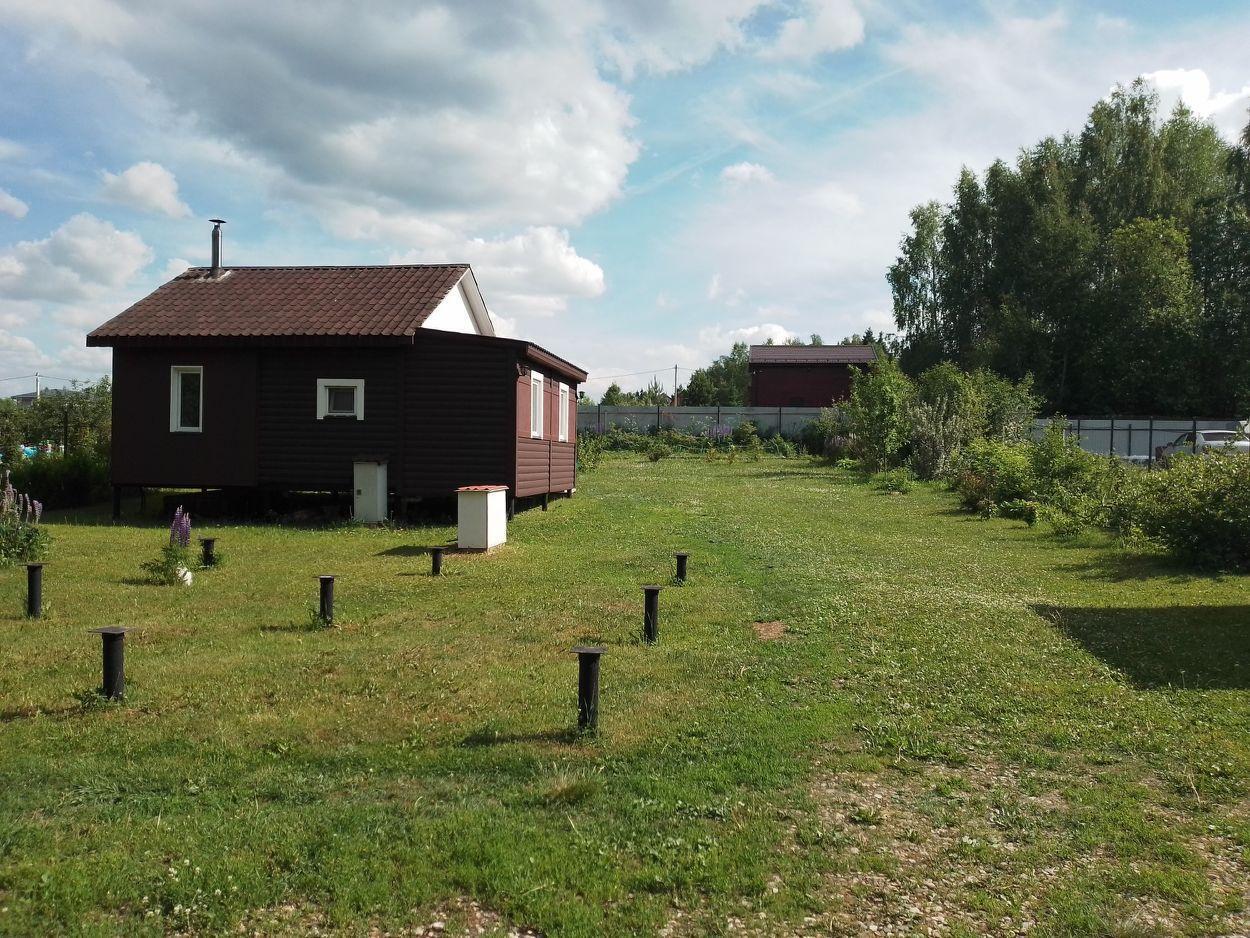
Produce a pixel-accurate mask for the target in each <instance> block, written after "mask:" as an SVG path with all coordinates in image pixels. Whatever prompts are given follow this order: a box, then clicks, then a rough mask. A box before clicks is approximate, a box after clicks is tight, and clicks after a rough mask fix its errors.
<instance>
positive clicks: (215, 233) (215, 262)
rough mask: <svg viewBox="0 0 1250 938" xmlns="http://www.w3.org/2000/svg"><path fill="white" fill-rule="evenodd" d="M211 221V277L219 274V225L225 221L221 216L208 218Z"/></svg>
mask: <svg viewBox="0 0 1250 938" xmlns="http://www.w3.org/2000/svg"><path fill="white" fill-rule="evenodd" d="M209 221H211V222H212V223H213V278H214V279H216V278H217V277H220V276H221V226H222V225H224V224H225V223H226V221H225V219H223V218H210V219H209Z"/></svg>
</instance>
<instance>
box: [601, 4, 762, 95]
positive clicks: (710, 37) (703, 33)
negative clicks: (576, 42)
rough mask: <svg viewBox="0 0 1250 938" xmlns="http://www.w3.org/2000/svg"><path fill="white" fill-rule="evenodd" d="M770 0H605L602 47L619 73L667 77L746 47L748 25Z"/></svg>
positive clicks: (631, 75) (629, 75)
mask: <svg viewBox="0 0 1250 938" xmlns="http://www.w3.org/2000/svg"><path fill="white" fill-rule="evenodd" d="M771 5H772V3H771V2H770V0H685V2H679V3H668V2H639V0H607V2H605V3H603V4H602V6H601V7H600V10H601V13H600V19H599V23H598V27H597V28H598V32H599V47H600V49H601V51H602V53H603V55H604V57H605V58H606V59H607V60H608V62H609V63H610V64H611V65H612V66H613V67H615V68H616V69H617V70H618V71H619V72H620V73H621V75H622V76H623V77H624V78H626V79H630V78H633V77H634V76H635V74H636V73H637V72H639V71H647V72H651V73H653V74H665V73H668V72H675V71H680V70H682V69H688V68H692V67H693V66H695V65H699V64H702V63H703V62H706V61H707V60H708V59H710V58H712V56H714V55H715V54H716V53H717V52H719V51H721V50H734V49H738V48H740V47H741V46H743V45H744V44H745V43H746V41H747V40H746V35H745V32H744V28H743V27H744V25H745V23H746V21H747V20H748V19H750V17H752V16H753V15H754V14H755V13H757V12H758V11H759V10H760V9H762V8H764V7H768V6H771Z"/></svg>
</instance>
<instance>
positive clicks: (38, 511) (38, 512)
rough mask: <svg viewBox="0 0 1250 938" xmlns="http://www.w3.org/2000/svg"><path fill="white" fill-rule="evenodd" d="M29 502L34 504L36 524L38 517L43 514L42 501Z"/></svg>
mask: <svg viewBox="0 0 1250 938" xmlns="http://www.w3.org/2000/svg"><path fill="white" fill-rule="evenodd" d="M31 504H32V505H34V506H35V524H38V523H39V519H40V518H41V517H42V516H43V502H41V501H34V502H31Z"/></svg>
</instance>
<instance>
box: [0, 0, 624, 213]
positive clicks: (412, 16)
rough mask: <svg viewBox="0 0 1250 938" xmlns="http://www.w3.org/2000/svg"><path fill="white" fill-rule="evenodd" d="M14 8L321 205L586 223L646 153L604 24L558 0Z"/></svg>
mask: <svg viewBox="0 0 1250 938" xmlns="http://www.w3.org/2000/svg"><path fill="white" fill-rule="evenodd" d="M9 6H10V7H12V8H13V9H12V13H11V14H10V16H9V19H10V20H11V21H15V22H17V23H20V24H21V25H22V26H23V27H24V28H25V29H26V31H27V32H28V34H29V35H30V36H31V37H32V38H33V40H34V41H35V42H37V43H39V45H40V49H41V53H42V54H43V55H44V56H45V57H51V56H60V57H61V59H63V60H64V61H66V62H67V63H72V64H75V65H77V64H78V63H85V66H86V67H89V68H91V69H93V70H94V71H95V72H96V73H98V74H100V75H102V76H104V77H105V78H106V79H107V80H109V81H112V82H114V83H115V84H116V85H117V86H118V87H119V88H122V89H124V90H125V92H126V93H127V94H132V95H135V94H137V95H146V98H147V99H149V100H148V101H146V102H140V104H142V105H144V108H145V110H146V111H149V112H151V113H153V114H155V115H164V119H165V120H166V121H167V122H168V124H169V127H168V128H167V130H169V131H174V132H177V133H180V134H182V135H184V136H187V135H190V136H196V135H198V136H201V137H204V138H207V140H208V141H211V143H209V144H206V145H205V149H213V148H215V149H217V150H219V151H220V152H223V153H231V154H234V158H236V159H243V160H245V161H260V162H261V163H263V164H264V165H265V166H266V167H268V168H269V170H270V171H271V178H272V182H273V185H274V186H275V187H277V191H278V194H280V195H284V196H289V197H293V198H296V199H297V200H299V201H300V202H301V203H302V204H309V205H310V206H311V207H312V208H313V209H314V210H317V211H319V212H320V211H324V210H326V209H327V208H328V209H332V208H334V207H335V206H338V207H347V206H360V207H367V208H371V209H374V210H376V211H378V212H379V213H382V214H385V215H388V216H397V217H401V218H403V217H413V218H422V219H428V220H430V221H433V222H435V223H437V224H442V225H447V226H449V227H452V228H455V229H457V230H460V231H467V232H470V233H477V232H478V231H480V230H482V229H496V228H498V227H500V226H508V225H531V224H574V223H577V222H578V221H580V220H582V219H583V218H585V217H586V216H587V215H589V214H591V213H593V212H596V211H598V210H600V209H602V208H603V207H604V206H605V205H607V204H609V203H610V202H611V201H612V200H613V199H615V198H616V197H617V195H618V194H619V192H620V188H621V184H622V182H623V180H624V178H625V174H626V172H627V169H628V167H629V164H630V163H631V162H632V161H633V160H634V158H635V156H636V154H637V144H636V143H635V142H634V141H633V140H632V139H631V137H630V129H631V126H632V118H631V117H630V114H629V99H628V97H627V96H626V95H625V94H624V93H623V92H622V91H621V90H620V89H619V88H617V87H616V86H615V85H613V84H612V83H610V82H608V81H606V80H605V79H604V78H603V77H602V76H601V75H600V74H599V70H598V64H597V61H596V57H595V54H594V51H593V40H592V36H593V35H594V34H595V31H596V30H597V29H598V20H597V19H596V18H595V17H594V16H592V15H590V14H583V13H581V12H580V11H579V10H577V9H576V8H570V7H568V5H566V4H561V3H559V2H557V0H521V2H518V3H517V4H515V5H513V6H512V7H510V8H509V9H508V10H507V11H506V12H504V11H502V10H501V9H500V8H499V7H498V5H497V4H496V3H494V2H492V0H464V2H460V3H457V4H454V5H442V4H433V3H428V4H424V5H411V4H407V3H398V2H392V3H380V4H369V5H365V6H361V5H359V4H355V3H352V2H349V0H338V2H326V3H321V4H315V5H313V6H308V5H306V4H299V3H296V2H294V0H276V2H273V3H265V4H256V3H253V2H251V0H218V2H214V3H212V4H204V3H201V2H197V0H181V2H171V3H165V4H158V5H155V6H150V7H146V8H144V9H143V10H142V11H140V12H135V11H134V10H133V9H132V8H129V7H127V6H126V5H125V4H123V3H121V2H118V0H113V2H110V0H95V2H94V3H93V4H92V6H91V8H90V12H83V11H82V10H78V11H76V12H72V13H71V11H69V10H67V9H66V8H65V7H66V6H67V5H54V6H53V7H48V5H46V4H43V3H39V2H35V0H10V3H9ZM69 6H72V5H69ZM58 18H59V19H60V22H58ZM66 20H71V21H70V22H68V23H67V22H66ZM67 27H68V31H67ZM241 35H246V37H247V41H246V42H240V41H239V36H241ZM67 37H72V38H67ZM205 49H212V50H213V54H212V55H205V54H204V50H205ZM80 67H82V66H80ZM142 89H148V90H147V91H146V92H144V91H143V90H142ZM259 89H263V93H259ZM323 217H324V216H323ZM326 220H327V222H328V223H330V224H333V223H334V219H332V218H327V219H326Z"/></svg>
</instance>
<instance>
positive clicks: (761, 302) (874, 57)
mask: <svg viewBox="0 0 1250 938" xmlns="http://www.w3.org/2000/svg"><path fill="white" fill-rule="evenodd" d="M0 23H2V24H3V26H4V28H3V29H0V81H2V82H3V87H4V88H5V94H3V95H0V378H4V377H9V376H14V375H26V374H30V373H31V372H33V371H36V370H38V371H40V372H42V373H44V374H48V375H56V376H65V377H75V378H79V377H92V376H95V375H99V374H103V373H107V371H108V370H109V366H110V360H109V355H108V353H107V350H93V349H86V348H85V347H84V346H83V335H84V333H85V332H86V331H87V330H89V329H90V328H92V327H94V326H95V325H97V324H98V323H100V322H103V321H104V320H106V319H108V318H109V317H110V316H112V315H114V314H116V313H117V312H120V311H121V310H122V309H124V308H125V307H126V306H127V305H129V303H131V302H133V301H134V300H135V299H137V298H139V297H140V296H142V295H144V294H145V293H146V292H148V291H149V290H151V289H152V288H154V287H155V286H157V285H159V284H160V283H162V282H164V281H165V280H167V279H168V278H169V277H170V276H172V275H174V274H175V273H177V272H179V271H181V270H182V269H183V268H185V267H186V266H189V265H197V264H203V263H206V261H207V254H208V246H209V238H208V232H209V226H208V224H207V222H206V219H207V218H209V217H213V216H220V217H223V218H226V219H227V220H228V225H227V227H226V260H227V263H238V264H267V263H273V264H301V263H344V264H345V263H389V262H405V261H407V262H434V261H468V262H470V263H472V264H473V265H474V268H475V270H476V271H477V274H478V280H479V282H480V284H481V286H482V289H483V292H484V293H485V295H486V299H487V302H488V303H489V305H490V307H491V309H492V312H493V314H494V315H495V316H496V318H497V320H498V322H499V324H500V327H501V330H502V331H506V332H508V333H510V334H516V335H521V336H524V337H526V338H531V339H534V340H535V341H538V342H540V343H542V344H544V345H546V346H547V347H549V348H551V349H552V350H553V351H556V352H558V353H560V354H563V355H565V356H566V357H568V358H571V359H572V360H574V361H576V362H578V363H579V364H581V365H583V366H584V367H586V368H588V369H589V370H590V372H591V374H592V377H594V378H595V379H596V380H594V381H592V382H591V385H590V390H591V392H592V393H597V392H598V391H600V390H602V387H603V386H604V384H605V383H606V381H607V380H608V379H609V376H612V375H618V374H623V373H633V372H645V371H647V370H649V369H654V370H655V371H656V372H657V373H658V376H659V377H660V378H661V379H662V380H664V381H666V382H671V375H672V367H673V365H674V364H678V365H680V366H681V367H682V369H684V370H683V371H682V372H681V373H682V375H683V376H684V375H686V374H688V373H689V372H688V369H690V368H694V367H698V366H699V365H702V364H705V363H706V362H707V361H709V360H710V359H711V358H713V357H714V356H716V355H717V354H720V353H722V352H724V351H725V350H727V348H728V347H729V345H730V344H731V343H732V342H733V341H735V340H746V341H761V340H763V339H765V338H768V337H772V338H775V339H782V338H784V337H785V336H787V335H802V336H806V335H808V334H809V333H812V332H818V333H820V334H821V335H822V336H824V338H825V339H826V340H827V341H829V340H835V339H837V338H840V337H841V336H843V335H847V334H850V333H852V332H859V331H862V330H863V329H864V328H865V327H868V326H871V327H873V328H874V329H887V330H888V329H889V328H890V322H891V320H890V314H889V310H890V297H889V291H888V289H887V287H886V283H885V270H886V267H887V266H888V265H889V263H890V262H891V260H892V259H893V257H894V255H895V253H896V251H897V245H898V241H899V239H900V237H901V236H902V234H903V232H904V230H905V227H906V217H907V210H908V209H909V208H910V207H911V206H912V205H915V204H916V203H918V202H921V201H924V200H927V199H930V198H939V199H941V198H945V197H946V196H947V194H948V192H949V189H950V185H951V184H952V182H953V181H954V178H955V175H956V173H957V172H958V169H959V167H960V166H961V165H969V166H972V167H974V168H976V169H983V168H984V167H985V166H986V165H987V164H988V163H989V162H990V161H991V160H993V159H994V158H996V157H999V156H1003V157H1011V156H1012V155H1013V154H1014V153H1015V151H1016V150H1017V149H1018V148H1019V147H1021V146H1024V145H1027V144H1029V143H1032V142H1034V141H1035V140H1037V139H1038V138H1040V137H1041V136H1043V135H1046V134H1058V133H1062V132H1063V131H1065V130H1076V129H1079V127H1080V125H1081V123H1082V121H1083V119H1084V116H1085V114H1086V112H1087V111H1088V109H1089V107H1090V105H1091V104H1092V103H1093V102H1094V101H1096V100H1097V99H1098V98H1099V97H1101V96H1103V95H1105V94H1106V93H1107V92H1108V90H1109V89H1110V88H1111V87H1112V86H1113V85H1114V84H1115V83H1117V82H1129V81H1131V80H1132V79H1133V78H1135V77H1136V76H1138V75H1146V76H1149V80H1151V81H1152V82H1153V83H1154V84H1155V85H1156V86H1157V88H1158V89H1159V92H1160V95H1161V96H1162V98H1163V100H1164V102H1165V105H1166V106H1170V105H1171V104H1172V103H1173V102H1175V101H1176V100H1178V99H1183V100H1185V102H1186V103H1187V104H1189V105H1190V106H1191V107H1192V108H1193V109H1195V110H1196V111H1197V112H1198V113H1199V114H1200V115H1202V116H1203V117H1205V118H1207V119H1209V120H1211V121H1213V122H1214V123H1215V125H1216V126H1217V127H1219V128H1220V130H1221V131H1222V132H1224V133H1225V134H1226V135H1228V136H1229V137H1231V136H1232V135H1233V134H1234V133H1235V132H1236V130H1237V129H1238V128H1239V127H1241V126H1242V125H1244V123H1245V122H1246V120H1247V108H1248V107H1250V57H1247V55H1246V53H1245V49H1246V48H1247V46H1248V45H1250V10H1248V9H1247V8H1246V6H1245V4H1244V3H1241V4H1235V3H1205V4H1203V5H1202V8H1201V12H1199V13H1195V12H1194V6H1193V5H1190V4H1181V3H1174V4H1163V3H1107V4H1101V5H1078V4H1056V5H1050V4H1018V5H1013V4H1003V3H994V4H990V3H984V4H978V3H946V4H936V3H923V4H922V3H905V2H904V3H897V2H892V3H885V2H878V0H871V2H870V0H771V2H759V0H688V2H685V3H677V2H664V0H630V2H626V0H582V2H576V3H574V2H568V0H515V2H486V0H462V2H459V3H455V4H447V5H439V4H435V3H421V2H406V0H405V2H401V0H389V2H375V3H370V4H367V5H363V7H362V6H361V5H356V4H351V3H347V2H345V0H344V2H334V0H326V2H323V3H319V4H316V5H309V4H302V3H295V2H282V0H278V2H270V3H266V4H264V5H259V4H255V3H251V2H246V3H245V2H239V0H218V2H204V0H197V2H195V3H191V2H182V0H177V2H169V3H162V4H138V3H131V4H123V3H117V2H114V0H80V2H66V3H63V4H56V5H52V4H46V3H41V2H34V0H0ZM650 378H651V374H649V373H648V374H639V375H635V376H631V377H628V378H622V379H621V380H620V383H621V384H622V385H624V386H626V387H630V386H637V385H640V384H643V383H645V382H647V381H648V380H650ZM28 385H29V382H26V383H23V382H8V383H6V384H3V385H0V392H4V393H15V392H17V391H20V390H26V389H27V388H28Z"/></svg>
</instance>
